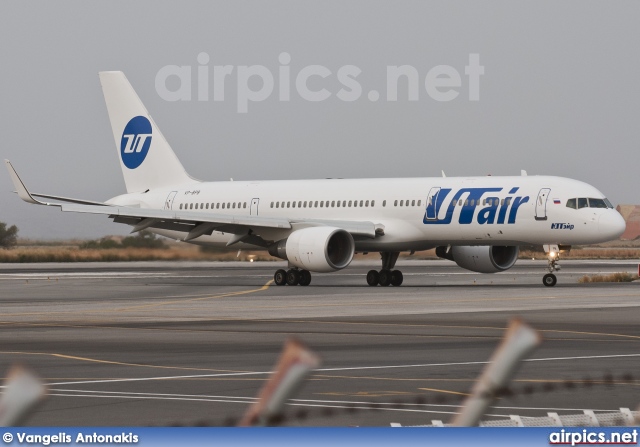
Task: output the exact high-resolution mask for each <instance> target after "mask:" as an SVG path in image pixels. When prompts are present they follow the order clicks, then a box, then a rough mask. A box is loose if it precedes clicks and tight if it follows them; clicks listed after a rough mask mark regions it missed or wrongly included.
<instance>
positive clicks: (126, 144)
mask: <svg viewBox="0 0 640 447" xmlns="http://www.w3.org/2000/svg"><path fill="white" fill-rule="evenodd" d="M100 83H101V84H102V93H103V94H104V100H105V102H106V103H107V111H108V112H109V120H110V121H111V129H112V131H113V138H114V140H115V142H116V149H117V151H118V158H119V160H120V167H121V168H122V174H123V176H124V182H125V185H126V187H127V192H143V191H146V190H148V189H149V190H153V189H156V188H166V187H171V186H174V185H180V184H184V183H191V182H195V181H196V180H194V179H193V178H191V177H190V176H189V175H188V174H187V173H186V171H185V170H184V168H183V167H182V164H181V163H180V161H179V160H178V157H176V154H175V153H174V152H173V150H172V149H171V146H169V143H168V142H167V140H165V138H164V136H163V135H162V133H161V132H160V129H158V126H157V125H156V123H155V122H154V121H153V118H151V116H150V115H149V112H147V109H146V108H145V107H144V105H143V104H142V101H140V98H138V95H137V94H136V92H135V91H134V90H133V87H131V84H130V83H129V81H128V80H127V78H126V76H125V75H124V73H122V72H121V71H103V72H100Z"/></svg>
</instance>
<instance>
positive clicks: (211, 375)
mask: <svg viewBox="0 0 640 447" xmlns="http://www.w3.org/2000/svg"><path fill="white" fill-rule="evenodd" d="M625 357H629V358H631V357H640V354H612V355H591V356H575V357H549V358H539V359H524V360H523V362H548V361H563V360H593V359H611V358H625ZM488 363H490V362H488V361H482V362H450V363H424V364H412V365H385V366H353V367H343V368H319V369H315V370H313V371H312V373H314V375H317V374H316V373H322V372H331V371H363V370H380V369H405V368H428V367H434V366H435V367H438V366H469V365H486V364H488ZM271 373H272V372H271V371H246V372H231V373H219V374H197V375H184V376H162V377H140V378H124V379H113V380H88V381H77V382H58V383H49V384H47V385H48V386H57V385H76V384H87V383H117V382H144V381H152V380H181V379H193V378H205V377H230V376H247V375H268V374H271ZM319 376H320V377H322V375H321V374H320V375H319Z"/></svg>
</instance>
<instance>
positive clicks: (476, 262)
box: [436, 245, 520, 273]
mask: <svg viewBox="0 0 640 447" xmlns="http://www.w3.org/2000/svg"><path fill="white" fill-rule="evenodd" d="M519 252H520V250H519V249H518V247H517V246H500V245H492V246H487V245H478V246H458V245H454V246H453V247H451V249H450V250H448V251H447V247H438V248H436V255H437V256H439V257H441V258H444V259H448V260H450V261H453V262H455V263H456V264H458V266H460V267H462V268H463V269H467V270H471V271H472V272H478V273H497V272H504V271H505V270H508V269H510V268H511V267H513V265H514V264H515V263H516V261H517V260H518V253H519Z"/></svg>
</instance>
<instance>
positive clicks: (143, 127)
mask: <svg viewBox="0 0 640 447" xmlns="http://www.w3.org/2000/svg"><path fill="white" fill-rule="evenodd" d="M149 147H151V123H150V122H149V120H148V119H147V118H146V117H144V116H136V117H135V118H132V119H131V120H130V121H129V122H128V123H127V125H126V127H125V128H124V131H123V132H122V140H121V141H120V157H122V162H123V163H124V165H125V166H126V167H127V168H129V169H135V168H137V167H138V166H140V165H141V164H142V162H143V161H144V159H145V158H146V156H147V153H148V152H149Z"/></svg>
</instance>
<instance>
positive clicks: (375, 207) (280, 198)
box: [108, 176, 625, 251]
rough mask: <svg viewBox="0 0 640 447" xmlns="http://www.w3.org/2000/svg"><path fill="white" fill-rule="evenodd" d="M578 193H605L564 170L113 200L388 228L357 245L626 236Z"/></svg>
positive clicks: (213, 188) (279, 233) (216, 187)
mask: <svg viewBox="0 0 640 447" xmlns="http://www.w3.org/2000/svg"><path fill="white" fill-rule="evenodd" d="M574 198H575V199H580V198H592V199H604V195H603V194H602V193H601V192H600V191H598V190H597V189H596V188H594V187H592V186H590V185H588V184H586V183H583V182H580V181H576V180H571V179H567V178H561V177H548V176H521V177H491V176H488V177H457V178H456V177H446V178H445V177H436V178H393V179H351V180H345V179H324V180H286V181H253V182H237V181H231V182H196V181H194V182H193V183H188V184H184V185H181V186H179V187H174V188H171V189H161V190H152V191H149V192H146V193H132V194H125V195H122V196H118V197H115V198H113V199H111V200H110V201H109V202H108V203H110V204H114V205H123V206H139V207H141V208H150V209H173V210H180V209H188V210H189V211H193V212H202V213H216V214H229V215H246V216H248V215H257V216H261V217H281V218H282V217H284V218H288V219H290V220H292V221H295V220H300V221H301V222H298V223H295V224H293V225H292V228H291V229H286V230H285V229H266V230H264V232H263V234H260V236H261V237H263V238H264V239H265V240H273V241H277V240H281V239H284V238H286V237H287V236H288V235H289V234H290V233H291V232H292V231H294V230H296V229H299V228H304V227H305V223H304V220H305V219H322V220H337V221H343V222H344V221H367V222H373V223H374V224H376V225H379V226H380V228H383V231H384V235H382V236H379V237H376V238H357V239H356V241H355V242H356V250H357V251H406V250H425V249H429V248H433V247H435V246H439V245H524V244H548V243H555V244H566V245H576V244H593V243H598V242H603V241H607V240H611V239H615V238H617V237H619V236H620V234H622V232H623V231H624V228H625V224H624V220H623V219H622V217H621V216H620V214H619V213H618V212H617V211H616V210H614V209H612V208H611V207H609V208H597V207H588V206H587V207H583V208H580V209H577V206H576V207H568V206H567V201H568V200H569V199H574ZM576 203H577V201H576ZM607 204H608V202H607ZM152 231H154V232H156V233H158V234H162V235H164V236H167V237H170V238H174V239H182V238H184V233H181V232H177V231H169V230H158V229H153V230H152ZM230 237H231V235H229V234H224V233H220V232H213V234H211V235H203V236H200V237H199V238H197V239H194V240H192V241H190V242H193V243H196V244H207V245H209V244H215V245H223V246H224V245H225V244H226V243H227V241H228V240H229V238H230Z"/></svg>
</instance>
